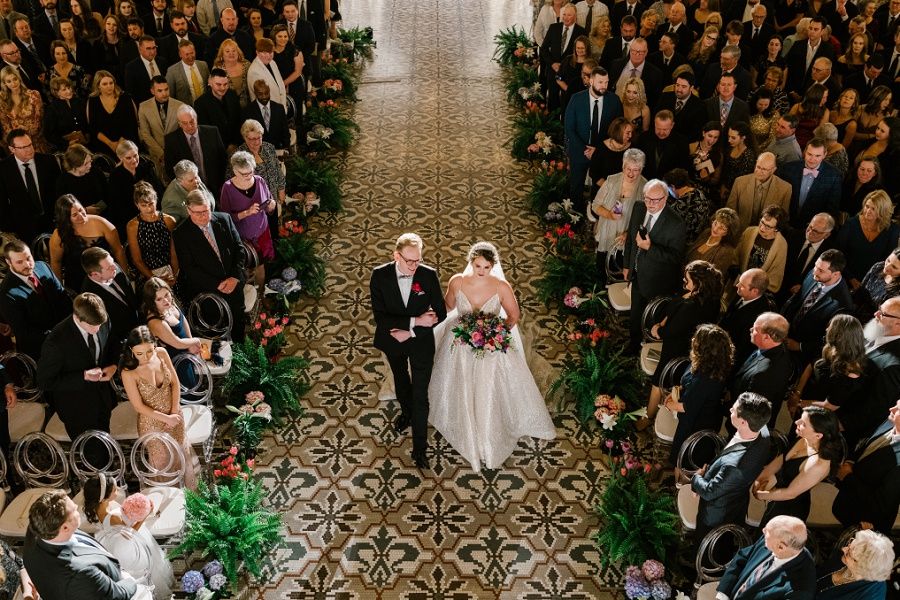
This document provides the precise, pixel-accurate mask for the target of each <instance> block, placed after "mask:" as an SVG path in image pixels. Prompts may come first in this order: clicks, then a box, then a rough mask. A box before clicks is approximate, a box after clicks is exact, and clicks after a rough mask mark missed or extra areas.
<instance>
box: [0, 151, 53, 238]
mask: <svg viewBox="0 0 900 600" xmlns="http://www.w3.org/2000/svg"><path fill="white" fill-rule="evenodd" d="M34 166H35V170H36V171H37V182H36V183H37V186H38V194H39V195H40V197H41V205H42V207H41V210H40V211H38V210H36V208H35V207H33V206H32V205H31V199H30V198H29V197H28V190H27V188H26V187H25V180H24V179H23V178H22V171H20V170H19V164H18V163H17V162H16V159H15V157H13V156H7V157H6V158H4V159H3V160H2V161H0V190H2V195H0V230H3V231H11V232H13V233H15V234H16V235H17V236H18V237H19V239H21V240H24V241H25V242H28V243H30V242H31V240H33V239H34V238H35V236H37V235H38V234H39V233H47V232H49V231H51V230H52V229H53V220H54V215H53V205H54V204H55V202H56V194H55V191H56V180H57V179H58V178H59V163H57V162H56V159H55V158H53V157H52V156H50V155H48V154H35V155H34Z"/></svg>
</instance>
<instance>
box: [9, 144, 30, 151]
mask: <svg viewBox="0 0 900 600" xmlns="http://www.w3.org/2000/svg"><path fill="white" fill-rule="evenodd" d="M33 147H34V144H25V145H24V146H13V147H12V149H13V150H28V149H29V148H33Z"/></svg>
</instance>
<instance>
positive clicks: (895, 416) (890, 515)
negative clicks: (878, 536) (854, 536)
mask: <svg viewBox="0 0 900 600" xmlns="http://www.w3.org/2000/svg"><path fill="white" fill-rule="evenodd" d="M837 479H838V483H837V487H838V495H837V497H836V498H835V499H834V504H833V505H832V507H831V511H832V512H833V513H834V516H835V517H837V518H838V520H839V521H840V522H841V524H842V525H844V526H845V527H862V528H874V529H876V530H878V531H880V532H882V533H884V534H890V533H891V529H892V528H893V527H894V520H895V519H896V518H897V510H898V509H900V400H898V401H897V402H896V403H895V404H894V405H893V406H891V409H890V411H888V418H887V421H884V422H883V423H882V424H881V425H879V426H878V427H877V428H875V430H874V431H873V432H872V433H871V435H869V436H867V437H866V438H864V439H863V440H862V441H861V442H860V443H859V444H858V445H857V446H856V448H854V449H853V450H852V451H851V452H850V456H849V457H847V460H846V461H844V463H843V464H842V465H841V466H840V468H839V469H838V472H837Z"/></svg>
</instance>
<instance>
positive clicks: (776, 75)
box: [747, 67, 791, 115]
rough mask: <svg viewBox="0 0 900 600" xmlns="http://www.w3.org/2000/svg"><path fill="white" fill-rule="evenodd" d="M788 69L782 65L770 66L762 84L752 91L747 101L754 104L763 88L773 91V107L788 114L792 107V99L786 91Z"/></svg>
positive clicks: (778, 111)
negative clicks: (785, 81)
mask: <svg viewBox="0 0 900 600" xmlns="http://www.w3.org/2000/svg"><path fill="white" fill-rule="evenodd" d="M785 73H786V71H785V70H784V69H782V68H780V67H769V68H768V69H767V70H766V72H765V79H764V80H763V83H762V85H760V86H759V87H758V88H756V89H755V90H753V91H752V92H750V96H748V97H747V102H748V103H750V104H752V103H753V101H754V100H755V98H756V96H757V95H758V94H759V93H760V92H761V91H762V90H769V91H770V92H772V108H774V109H775V111H776V112H777V113H778V114H780V115H786V114H787V113H788V111H789V110H790V109H791V101H790V99H789V98H788V96H787V94H786V93H784V82H783V79H784V75H785Z"/></svg>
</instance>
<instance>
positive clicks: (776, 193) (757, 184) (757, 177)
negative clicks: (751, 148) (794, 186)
mask: <svg viewBox="0 0 900 600" xmlns="http://www.w3.org/2000/svg"><path fill="white" fill-rule="evenodd" d="M775 164H776V163H775V155H774V154H772V153H771V152H763V153H762V154H760V155H759V156H758V157H757V159H756V167H755V168H754V170H753V173H751V174H748V175H741V176H740V177H738V178H736V179H735V180H734V185H733V186H732V187H731V192H730V194H729V195H728V202H727V206H728V208H731V209H733V210H734V211H736V212H737V214H738V218H739V219H740V222H739V223H740V224H739V227H740V231H744V230H745V229H746V228H747V227H749V226H750V225H751V224H752V223H756V222H757V221H759V218H760V217H761V216H762V212H763V208H764V207H765V206H767V205H772V204H774V205H775V206H778V207H779V208H781V209H782V210H783V211H784V212H785V213H787V211H788V210H789V209H790V205H791V187H790V185H789V184H788V183H787V182H786V181H784V180H783V179H781V178H780V177H778V176H777V175H775Z"/></svg>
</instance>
